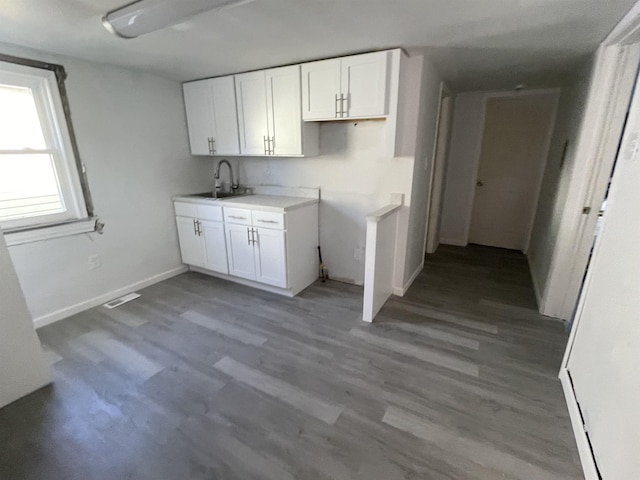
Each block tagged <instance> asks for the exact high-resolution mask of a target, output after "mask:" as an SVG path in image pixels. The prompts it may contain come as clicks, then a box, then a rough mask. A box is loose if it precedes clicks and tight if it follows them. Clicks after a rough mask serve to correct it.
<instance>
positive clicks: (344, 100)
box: [340, 93, 349, 117]
mask: <svg viewBox="0 0 640 480" xmlns="http://www.w3.org/2000/svg"><path fill="white" fill-rule="evenodd" d="M340 112H341V114H340V116H341V117H348V116H349V94H348V93H347V94H346V95H345V94H344V93H341V94H340Z"/></svg>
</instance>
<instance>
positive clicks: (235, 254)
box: [225, 224, 256, 280]
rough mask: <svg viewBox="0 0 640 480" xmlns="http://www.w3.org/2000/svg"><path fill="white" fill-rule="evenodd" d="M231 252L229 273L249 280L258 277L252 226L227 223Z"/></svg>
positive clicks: (229, 250) (228, 243) (226, 228)
mask: <svg viewBox="0 0 640 480" xmlns="http://www.w3.org/2000/svg"><path fill="white" fill-rule="evenodd" d="M225 230H226V231H227V246H228V247H229V248H228V253H229V258H228V259H229V274H231V275H234V276H236V277H240V278H246V279H247V280H255V279H256V267H255V259H254V248H253V240H252V238H251V230H252V228H251V227H245V226H244V225H229V224H226V225H225Z"/></svg>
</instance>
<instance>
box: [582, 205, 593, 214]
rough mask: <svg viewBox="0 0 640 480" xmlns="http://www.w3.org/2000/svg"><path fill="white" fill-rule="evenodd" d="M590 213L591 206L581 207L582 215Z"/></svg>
mask: <svg viewBox="0 0 640 480" xmlns="http://www.w3.org/2000/svg"><path fill="white" fill-rule="evenodd" d="M590 213H591V207H584V208H583V209H582V214H583V215H589V214H590Z"/></svg>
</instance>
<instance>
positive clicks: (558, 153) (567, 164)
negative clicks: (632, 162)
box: [527, 62, 592, 301]
mask: <svg viewBox="0 0 640 480" xmlns="http://www.w3.org/2000/svg"><path fill="white" fill-rule="evenodd" d="M591 68H592V64H591V62H589V63H587V64H585V65H584V66H583V67H582V68H581V69H580V70H579V71H578V72H576V74H575V77H574V78H573V81H570V82H568V84H567V85H566V86H564V87H563V88H562V91H561V94H560V103H559V105H558V116H557V118H556V126H555V131H554V133H553V138H552V140H551V146H550V148H549V156H548V159H547V166H546V170H545V174H544V179H543V181H542V190H541V192H540V200H539V202H538V210H537V212H536V218H535V222H534V226H533V232H532V235H531V241H530V244H529V249H528V251H527V255H528V257H529V265H530V268H531V277H532V278H533V283H534V286H535V289H536V295H537V296H538V301H540V300H541V297H542V295H543V293H544V292H545V290H546V288H547V280H548V276H549V271H550V267H551V260H552V256H553V252H554V248H555V244H556V240H557V237H558V233H559V231H560V227H561V225H560V217H561V215H562V212H563V207H564V204H565V201H566V199H567V193H568V188H569V183H570V180H571V171H572V169H573V165H574V164H575V161H576V158H575V155H574V154H575V148H576V142H577V139H578V134H579V132H580V125H581V123H582V118H583V115H584V110H585V105H586V101H587V96H588V93H589V85H590V81H591ZM566 141H568V142H569V145H568V149H567V153H566V156H565V160H564V163H562V152H563V150H564V145H565V142H566Z"/></svg>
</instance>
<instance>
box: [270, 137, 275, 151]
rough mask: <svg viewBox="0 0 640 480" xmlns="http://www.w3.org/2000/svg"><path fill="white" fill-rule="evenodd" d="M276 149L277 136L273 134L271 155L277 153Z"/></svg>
mask: <svg viewBox="0 0 640 480" xmlns="http://www.w3.org/2000/svg"><path fill="white" fill-rule="evenodd" d="M275 150H276V137H275V136H273V137H271V138H270V139H269V155H275V153H276V152H275Z"/></svg>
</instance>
